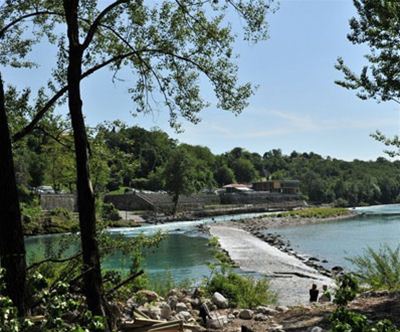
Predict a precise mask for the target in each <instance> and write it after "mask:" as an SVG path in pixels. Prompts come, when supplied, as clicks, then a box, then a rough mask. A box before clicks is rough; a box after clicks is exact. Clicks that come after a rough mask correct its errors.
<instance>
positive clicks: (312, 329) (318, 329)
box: [308, 326, 324, 332]
mask: <svg viewBox="0 0 400 332" xmlns="http://www.w3.org/2000/svg"><path fill="white" fill-rule="evenodd" d="M308 331H309V332H323V331H324V329H323V328H322V327H319V326H313V327H310V328H309V329H308Z"/></svg>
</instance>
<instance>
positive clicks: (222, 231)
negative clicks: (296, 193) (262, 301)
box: [210, 225, 334, 306]
mask: <svg viewBox="0 0 400 332" xmlns="http://www.w3.org/2000/svg"><path fill="white" fill-rule="evenodd" d="M210 233H211V235H212V236H216V237H218V239H219V242H220V245H221V247H222V249H224V250H226V251H227V252H228V254H229V256H230V258H231V259H232V260H233V261H234V262H236V263H237V264H238V265H239V266H240V268H241V269H242V270H244V271H249V272H250V271H252V272H257V273H260V274H263V275H266V276H267V277H268V278H269V279H270V284H271V290H272V291H274V292H276V293H277V296H278V303H279V304H281V305H290V306H293V305H301V304H307V303H308V302H309V295H308V290H309V289H310V287H311V285H312V284H313V283H316V284H317V285H318V286H319V288H322V285H325V284H326V285H328V286H329V287H333V286H334V282H333V279H331V278H329V277H327V276H324V275H322V274H321V273H319V272H318V271H317V270H315V269H313V268H311V267H309V266H307V265H306V264H304V263H303V262H301V261H300V260H299V259H297V258H296V257H294V256H291V255H289V254H287V253H284V252H282V251H280V250H279V249H277V248H275V247H273V246H271V245H269V244H267V243H266V242H264V241H262V240H261V239H259V238H257V237H255V236H253V235H252V234H250V233H248V232H246V231H244V230H242V229H239V228H237V227H232V226H221V225H212V226H211V227H210Z"/></svg>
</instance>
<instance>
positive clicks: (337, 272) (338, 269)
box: [331, 266, 344, 274]
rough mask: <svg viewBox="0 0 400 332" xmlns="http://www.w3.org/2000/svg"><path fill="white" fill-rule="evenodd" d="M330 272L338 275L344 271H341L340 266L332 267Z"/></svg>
mask: <svg viewBox="0 0 400 332" xmlns="http://www.w3.org/2000/svg"><path fill="white" fill-rule="evenodd" d="M331 271H332V273H334V274H339V273H340V272H343V271H344V269H343V268H342V267H341V266H334V267H333V268H332V269H331Z"/></svg>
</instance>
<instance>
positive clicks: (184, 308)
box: [175, 302, 188, 313]
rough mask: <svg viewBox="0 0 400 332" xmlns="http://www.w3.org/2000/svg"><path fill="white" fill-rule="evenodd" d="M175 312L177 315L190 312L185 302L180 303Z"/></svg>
mask: <svg viewBox="0 0 400 332" xmlns="http://www.w3.org/2000/svg"><path fill="white" fill-rule="evenodd" d="M175 311H176V312H177V313H179V312H182V311H188V307H187V305H186V304H185V303H183V302H178V303H177V304H176V306H175Z"/></svg>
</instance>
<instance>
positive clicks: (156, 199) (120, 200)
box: [104, 193, 220, 211]
mask: <svg viewBox="0 0 400 332" xmlns="http://www.w3.org/2000/svg"><path fill="white" fill-rule="evenodd" d="M104 201H105V202H107V203H112V204H114V206H115V207H116V208H117V209H119V210H128V211H133V210H158V211H160V210H161V211H170V210H171V209H172V208H173V202H172V197H171V196H170V195H168V194H159V193H153V194H143V193H129V194H121V195H106V196H105V197H104ZM213 204H220V199H219V197H218V196H217V195H206V194H199V195H192V196H184V195H181V196H180V197H179V204H178V208H179V209H181V210H188V209H196V208H202V207H204V206H205V205H213Z"/></svg>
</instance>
